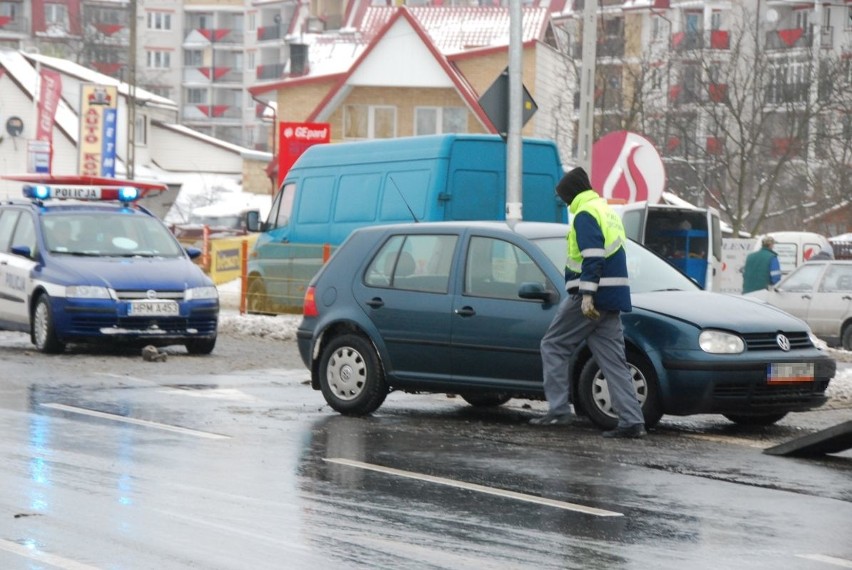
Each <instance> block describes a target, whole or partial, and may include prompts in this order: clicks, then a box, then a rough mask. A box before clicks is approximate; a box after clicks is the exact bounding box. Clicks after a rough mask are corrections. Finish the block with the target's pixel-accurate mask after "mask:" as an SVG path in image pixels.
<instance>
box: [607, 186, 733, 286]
mask: <svg viewBox="0 0 852 570" xmlns="http://www.w3.org/2000/svg"><path fill="white" fill-rule="evenodd" d="M613 208H614V209H615V210H616V211H618V212H619V213H620V214H621V220H622V222H623V223H624V230H625V232H626V234H627V237H629V238H631V239H633V240H636V241H638V242H639V243H642V244H644V245H645V247H647V248H648V249H650V250H652V251H655V252H656V253H657V254H658V255H660V256H662V257H664V258H666V259H668V260H669V262H670V263H671V264H672V265H674V266H675V267H677V268H678V269H680V270H681V271H682V272H683V273H684V274H686V275H687V276H688V277H690V278H692V279H693V280H694V281H695V282H696V283H698V284H699V285H700V286H701V287H702V288H703V289H706V290H708V291H718V290H719V289H720V285H721V278H722V273H721V270H722V225H721V220H720V218H719V212H718V211H716V210H715V209H713V208H699V207H697V206H675V205H669V204H648V203H647V201H643V202H633V203H630V204H625V205H620V206H613Z"/></svg>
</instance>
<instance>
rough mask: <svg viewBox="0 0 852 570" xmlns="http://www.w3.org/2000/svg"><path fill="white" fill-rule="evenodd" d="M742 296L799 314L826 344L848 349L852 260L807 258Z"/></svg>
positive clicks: (851, 339)
mask: <svg viewBox="0 0 852 570" xmlns="http://www.w3.org/2000/svg"><path fill="white" fill-rule="evenodd" d="M746 296H747V297H756V298H758V299H762V300H764V301H766V302H767V303H769V304H770V305H773V306H775V307H778V308H779V309H782V310H784V311H786V312H788V313H790V314H791V315H793V316H795V317H799V318H800V319H802V320H803V321H805V322H806V323H808V325H809V326H810V327H811V330H812V331H813V333H814V334H815V335H816V336H818V337H819V338H821V339H823V340H824V341H825V342H827V343H828V344H829V345H831V346H841V347H843V349H844V350H852V260H837V259H834V260H825V261H809V262H807V263H804V264H802V265H800V266H799V267H797V268H796V269H795V270H793V271H792V272H791V273H790V274H789V275H787V277H785V278H784V279H783V280H781V282H779V283H778V284H777V285H775V286H774V287H770V288H769V289H762V290H760V291H753V292H751V293H748V294H747V295H746Z"/></svg>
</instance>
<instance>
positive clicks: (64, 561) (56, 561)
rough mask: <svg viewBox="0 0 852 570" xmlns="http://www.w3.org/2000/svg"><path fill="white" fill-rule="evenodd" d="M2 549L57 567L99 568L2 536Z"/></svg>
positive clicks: (80, 569)
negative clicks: (5, 538) (4, 538)
mask: <svg viewBox="0 0 852 570" xmlns="http://www.w3.org/2000/svg"><path fill="white" fill-rule="evenodd" d="M0 550H5V551H6V552H11V553H13V554H17V555H19V556H23V557H24V558H29V559H31V560H36V561H38V562H41V563H44V564H50V565H51V566H55V567H57V568H64V569H65V570H98V567H97V566H89V565H88V564H83V563H81V562H75V561H73V560H69V559H68V558H62V557H61V556H55V555H53V554H48V553H46V552H42V551H41V550H35V549H33V548H29V547H27V546H24V545H23V544H18V543H17V542H12V541H10V540H3V539H2V538H0Z"/></svg>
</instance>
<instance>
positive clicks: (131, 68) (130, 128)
mask: <svg viewBox="0 0 852 570" xmlns="http://www.w3.org/2000/svg"><path fill="white" fill-rule="evenodd" d="M128 52H129V53H128V54H127V156H126V158H125V168H126V170H127V179H128V180H133V179H134V172H133V171H134V168H135V165H136V2H135V1H134V2H130V45H129V47H128Z"/></svg>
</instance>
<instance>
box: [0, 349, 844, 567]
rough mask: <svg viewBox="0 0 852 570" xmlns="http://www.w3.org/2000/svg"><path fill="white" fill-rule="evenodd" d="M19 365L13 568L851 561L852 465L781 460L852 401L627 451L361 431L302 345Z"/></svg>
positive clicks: (405, 402)
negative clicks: (335, 402) (327, 396)
mask: <svg viewBox="0 0 852 570" xmlns="http://www.w3.org/2000/svg"><path fill="white" fill-rule="evenodd" d="M258 347H260V350H261V351H262V352H263V354H267V355H268V357H267V358H265V359H258V358H254V360H253V363H252V365H251V366H246V362H245V359H246V358H247V356H246V355H247V354H248V353H249V352H252V353H254V352H253V351H257V350H258ZM0 360H2V362H3V364H2V376H3V382H2V383H0V429H1V430H2V433H3V438H2V444H0V445H2V464H0V569H3V570H6V569H10V570H16V569H19V568H20V569H36V568H39V569H41V568H60V569H68V570H87V569H94V568H97V569H158V570H171V569H183V568H191V569H204V570H207V569H209V570H217V569H229V570H230V569H239V570H242V569H279V568H281V569H290V568H295V569H301V568H310V569H319V568H322V569H325V568H343V569H348V568H381V569H389V570H390V569H398V568H418V569H419V568H429V569H432V568H435V569H439V568H440V569H443V568H447V569H450V568H452V569H466V568H471V569H474V568H475V569H482V568H489V569H490V568H493V569H503V568H519V569H526V568H530V569H533V568H534V569H539V568H583V569H586V568H592V569H595V568H600V569H611V568H642V569H646V568H662V569H667V568H672V569H675V568H678V569H682V568H696V569H703V568H707V569H710V568H713V569H720V568H749V569H751V568H756V569H762V568H767V569H768V568H773V569H777V568H785V569H788V568H789V569H826V570H831V569H832V568H850V567H852V540H850V536H852V453H849V452H846V453H843V454H839V455H835V456H829V457H823V458H820V459H792V458H782V457H773V456H769V455H765V454H763V453H761V451H762V449H764V448H766V447H769V446H771V445H774V444H776V443H780V442H782V441H786V440H789V439H791V438H794V437H797V436H800V435H803V434H806V433H810V432H813V431H815V430H816V429H820V428H822V427H828V426H830V425H834V424H836V423H839V422H841V421H844V420H848V419H850V418H852V410H850V409H834V410H822V411H817V412H811V413H808V414H794V415H791V416H790V417H788V418H786V419H785V420H783V421H782V422H781V423H780V424H779V425H777V426H772V427H768V428H761V429H750V430H748V429H743V428H740V427H737V426H734V425H733V424H730V423H729V422H727V420H725V419H723V418H721V417H716V416H699V417H691V418H668V417H667V418H664V420H663V422H661V424H660V426H659V428H658V429H656V430H654V431H653V432H652V433H651V434H650V435H649V437H648V438H646V439H644V440H641V441H611V440H604V439H603V438H601V437H600V435H599V432H598V431H597V430H595V429H594V428H592V427H591V426H590V425H588V426H579V427H572V428H534V427H532V426H529V425H527V424H526V420H527V419H528V418H530V417H531V416H532V415H534V414H537V413H539V412H540V411H542V410H543V404H542V403H541V402H532V403H531V402H525V401H513V402H511V403H510V404H509V405H507V406H504V407H503V408H500V409H497V410H489V411H482V410H476V409H473V408H471V407H469V406H467V405H466V404H465V403H464V402H463V401H462V400H460V399H454V398H447V397H446V396H443V395H429V396H413V395H406V394H392V395H391V396H390V397H389V398H388V400H387V401H386V403H385V404H384V405H383V406H382V407H381V408H380V409H379V411H378V412H377V413H376V414H375V415H374V416H372V417H369V418H347V417H342V416H339V415H338V414H336V413H335V412H333V411H332V410H330V409H329V408H328V407H326V406H325V405H324V402H323V400H322V397H321V395H320V394H319V393H318V392H314V391H312V390H311V389H310V387H309V386H307V385H306V384H305V382H306V381H307V373H306V371H304V370H303V369H302V368H301V364H300V362H299V361H298V358H297V356H296V352H295V346H294V345H293V343H289V342H281V341H267V340H263V339H248V340H247V339H244V338H228V337H226V338H222V339H221V340H220V345H219V346H218V347H217V350H216V352H215V353H214V355H213V356H212V357H210V358H194V357H189V356H186V355H184V354H181V351H180V350H176V351H174V353H173V354H171V355H170V356H169V359H168V361H167V362H165V363H149V362H142V361H141V359H140V358H139V357H138V356H137V355H136V354H135V353H118V354H113V353H102V352H98V351H81V352H72V354H70V355H67V356H59V357H48V356H44V355H39V354H35V353H32V352H30V351H29V350H27V349H26V345H25V344H21V343H17V342H5V341H4V342H0ZM847 366H848V365H847Z"/></svg>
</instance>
